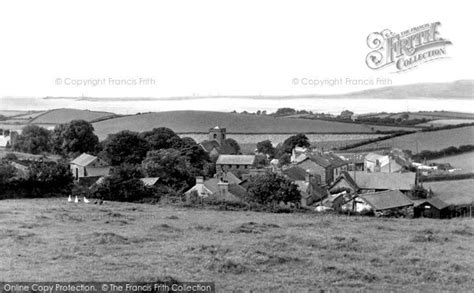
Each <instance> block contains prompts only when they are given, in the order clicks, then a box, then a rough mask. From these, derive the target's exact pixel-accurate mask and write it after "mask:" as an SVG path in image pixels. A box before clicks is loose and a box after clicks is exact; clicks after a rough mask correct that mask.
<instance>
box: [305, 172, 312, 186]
mask: <svg viewBox="0 0 474 293" xmlns="http://www.w3.org/2000/svg"><path fill="white" fill-rule="evenodd" d="M310 177H311V173H310V172H309V169H308V170H306V175H305V178H304V181H306V182H307V183H309V181H310V179H311V178H310Z"/></svg>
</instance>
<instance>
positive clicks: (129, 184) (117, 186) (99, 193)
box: [93, 164, 153, 202]
mask: <svg viewBox="0 0 474 293" xmlns="http://www.w3.org/2000/svg"><path fill="white" fill-rule="evenodd" d="M142 177H143V173H142V172H141V171H140V169H139V168H138V167H136V166H134V165H130V164H123V165H121V166H117V167H114V168H112V170H111V174H110V176H108V177H105V179H104V181H103V182H102V183H101V184H100V185H98V186H97V187H95V190H93V193H94V196H95V197H99V198H103V199H106V200H116V201H128V202H133V201H138V200H140V199H143V198H146V197H152V196H153V193H152V191H151V190H148V189H147V188H145V186H144V184H143V182H142V181H141V180H140V178H142Z"/></svg>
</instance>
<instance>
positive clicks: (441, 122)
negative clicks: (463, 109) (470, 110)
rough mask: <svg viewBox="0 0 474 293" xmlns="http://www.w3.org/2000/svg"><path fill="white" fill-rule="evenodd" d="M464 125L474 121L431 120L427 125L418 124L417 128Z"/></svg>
mask: <svg viewBox="0 0 474 293" xmlns="http://www.w3.org/2000/svg"><path fill="white" fill-rule="evenodd" d="M465 123H474V120H473V119H439V120H433V121H430V122H427V123H422V124H418V126H423V127H429V126H434V127H440V126H445V125H459V124H465Z"/></svg>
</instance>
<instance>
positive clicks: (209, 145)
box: [200, 140, 220, 153]
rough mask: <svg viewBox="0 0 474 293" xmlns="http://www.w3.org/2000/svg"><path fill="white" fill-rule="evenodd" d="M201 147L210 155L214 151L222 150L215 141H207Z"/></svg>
mask: <svg viewBox="0 0 474 293" xmlns="http://www.w3.org/2000/svg"><path fill="white" fill-rule="evenodd" d="M200 145H201V147H202V148H203V149H204V150H205V151H206V152H208V153H209V152H211V151H212V150H213V149H217V150H219V148H220V145H219V143H218V142H217V141H215V140H205V141H202V142H201V143H200Z"/></svg>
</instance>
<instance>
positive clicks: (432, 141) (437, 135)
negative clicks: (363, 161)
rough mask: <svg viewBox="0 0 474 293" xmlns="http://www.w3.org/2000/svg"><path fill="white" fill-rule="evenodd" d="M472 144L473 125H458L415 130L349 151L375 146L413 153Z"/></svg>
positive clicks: (473, 138)
mask: <svg viewBox="0 0 474 293" xmlns="http://www.w3.org/2000/svg"><path fill="white" fill-rule="evenodd" d="M468 144H474V126H467V127H460V128H454V129H446V130H439V131H430V132H416V133H413V134H409V135H403V136H399V137H395V138H391V139H387V140H383V141H379V142H374V143H370V144H366V145H363V146H360V147H357V148H354V149H351V151H363V150H372V149H377V148H399V149H402V150H411V151H412V152H413V153H417V152H421V151H423V150H430V151H435V150H441V149H444V148H447V147H450V146H456V147H458V146H460V145H468Z"/></svg>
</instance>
